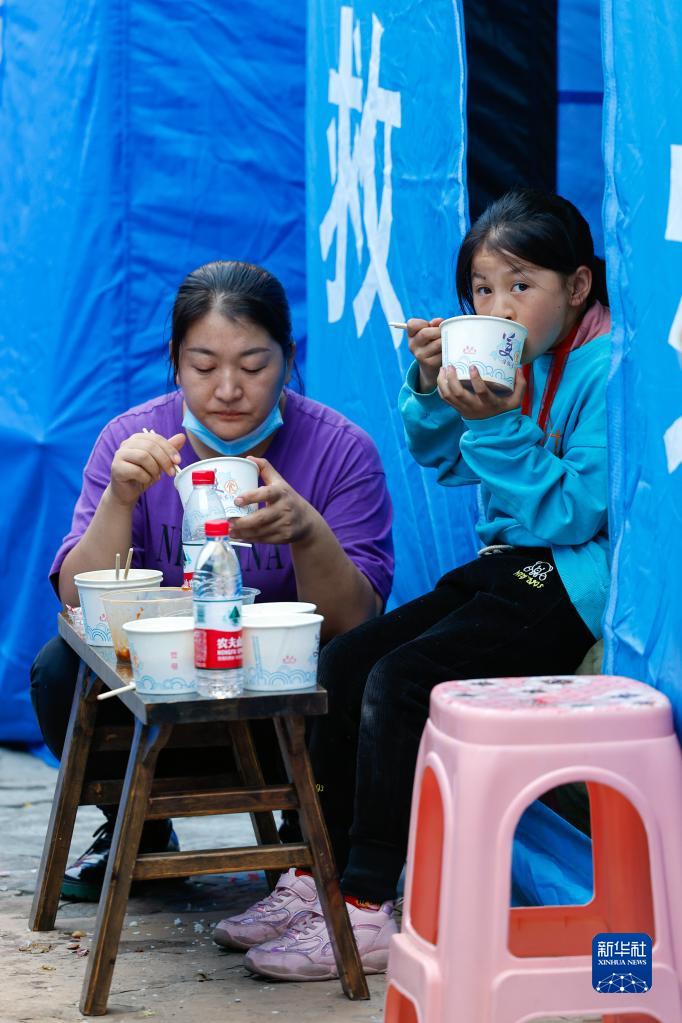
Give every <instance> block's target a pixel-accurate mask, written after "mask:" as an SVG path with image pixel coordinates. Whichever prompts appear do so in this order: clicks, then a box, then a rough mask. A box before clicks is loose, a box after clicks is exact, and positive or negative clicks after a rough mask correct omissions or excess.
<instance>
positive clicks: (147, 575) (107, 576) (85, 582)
mask: <svg viewBox="0 0 682 1023" xmlns="http://www.w3.org/2000/svg"><path fill="white" fill-rule="evenodd" d="M162 579H163V572H158V571H157V570H156V569H150V568H131V569H129V571H128V578H127V579H124V578H123V572H122V571H119V578H118V579H117V578H116V569H114V568H102V569H98V570H97V571H94V572H79V573H78V575H76V576H74V580H73V581H74V583H75V584H76V589H77V590H78V596H79V598H80V602H81V608H82V609H83V630H84V632H85V639H86V642H87V643H89V644H90V646H111V645H112V639H111V632H110V630H109V624H108V622H107V616H106V614H105V611H104V605H103V604H102V597H103V596H105V595H108V596H110V595H111V594H112V591H118V590H139V589H140V588H141V587H144V588H145V589H148V590H151V589H158V587H159V586H160V585H161V580H162Z"/></svg>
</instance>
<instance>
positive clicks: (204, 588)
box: [192, 512, 244, 699]
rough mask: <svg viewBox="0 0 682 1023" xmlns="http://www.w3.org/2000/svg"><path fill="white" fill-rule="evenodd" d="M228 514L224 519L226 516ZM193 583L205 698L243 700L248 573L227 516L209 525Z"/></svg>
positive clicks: (197, 648)
mask: <svg viewBox="0 0 682 1023" xmlns="http://www.w3.org/2000/svg"><path fill="white" fill-rule="evenodd" d="M224 514H225V513H224V512H223V516H224ZM204 528H205V530H206V543H205V544H204V547H203V549H202V551H201V553H200V555H199V557H198V559H197V563H196V567H195V569H194V581H193V585H192V607H193V610H194V666H195V668H196V678H197V689H198V691H199V692H200V693H201V695H202V696H216V697H219V698H221V699H222V698H224V697H226V696H238V695H239V693H241V691H242V688H243V683H244V680H243V674H242V573H241V569H240V568H239V561H238V560H237V555H236V554H235V553H234V550H233V549H232V545H231V543H230V541H229V539H228V537H229V532H230V524H229V522H228V521H227V519H225V518H224V517H223V518H221V519H219V520H218V521H215V522H206V523H205V525H204Z"/></svg>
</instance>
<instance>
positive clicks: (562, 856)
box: [511, 800, 593, 906]
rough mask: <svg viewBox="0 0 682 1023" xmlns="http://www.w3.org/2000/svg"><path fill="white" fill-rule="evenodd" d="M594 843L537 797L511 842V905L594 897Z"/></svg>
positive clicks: (580, 902)
mask: <svg viewBox="0 0 682 1023" xmlns="http://www.w3.org/2000/svg"><path fill="white" fill-rule="evenodd" d="M592 892H593V880H592V842H591V841H590V839H589V838H588V837H587V835H584V834H583V833H582V831H578V829H577V828H574V827H573V825H572V824H569V822H568V821H566V820H564V819H563V817H560V816H559V814H557V813H554V811H553V810H550V808H549V807H548V806H545V804H544V803H541V802H540V801H539V800H536V801H535V802H534V803H531V804H530V806H529V807H528V808H527V809H526V810H525V812H524V813H523V814H522V816H521V820H520V821H519V823H518V825H517V827H516V831H515V833H514V843H513V846H512V886H511V902H512V905H513V906H582V905H584V904H585V903H586V902H589V901H590V899H591V898H592Z"/></svg>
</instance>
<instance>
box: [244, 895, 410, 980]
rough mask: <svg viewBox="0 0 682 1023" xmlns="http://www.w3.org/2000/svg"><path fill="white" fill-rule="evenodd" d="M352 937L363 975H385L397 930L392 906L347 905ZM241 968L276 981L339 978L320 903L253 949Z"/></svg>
mask: <svg viewBox="0 0 682 1023" xmlns="http://www.w3.org/2000/svg"><path fill="white" fill-rule="evenodd" d="M346 909H347V910H348V916H349V917H350V922H351V926H352V928H353V934H354V935H355V940H356V942H357V945H358V952H359V953H360V961H361V962H362V968H363V970H364V971H365V973H385V971H386V965H387V963H388V946H389V942H390V940H391V937H392V936H393V935H394V934H397V932H398V927H397V924H396V922H395V920H394V919H393V903H392V902H384V903H383V905H382V906H381V908H380V909H375V910H372V909H360V908H359V907H358V906H356V905H354V904H353V903H348V902H347V903H346ZM244 965H245V966H246V967H247V968H248V969H250V970H253V972H254V973H260V974H261V975H262V976H263V977H272V978H274V979H275V980H331V979H332V978H333V977H338V975H339V971H338V970H337V968H336V962H335V960H334V953H333V951H332V945H331V941H330V940H329V934H328V932H327V925H326V923H325V922H324V916H323V915H322V909H321V907H320V904H319V902H318V903H317V904H316V905H315V907H314V908H313V909H311V910H308V911H307V912H303V913H299V914H298V915H297V916H295V917H294V919H293V920H292V921H291V926H290V927H289V928H288V930H287V931H285V933H284V934H283V935H282V936H281V937H279V938H273V939H272V940H271V941H266V942H264V943H263V944H262V945H258V946H256V947H255V948H252V949H251V950H250V951H249V952H247V953H246V956H245V957H244Z"/></svg>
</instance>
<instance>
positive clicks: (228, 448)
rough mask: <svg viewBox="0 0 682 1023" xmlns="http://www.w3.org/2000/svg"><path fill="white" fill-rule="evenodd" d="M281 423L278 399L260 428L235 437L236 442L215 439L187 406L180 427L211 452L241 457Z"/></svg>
mask: <svg viewBox="0 0 682 1023" xmlns="http://www.w3.org/2000/svg"><path fill="white" fill-rule="evenodd" d="M283 421H284V420H283V419H282V413H281V412H280V410H279V397H278V398H277V402H276V404H275V405H274V407H273V408H272V409H271V410H270V412H269V413H268V415H267V417H266V418H265V419H264V420H263V422H262V423H261V424H260V426H257V427H256V429H255V430H252V431H251V433H247V434H245V436H243V437H237V439H236V440H223V439H222V438H221V437H216V435H215V433H211V431H210V430H209V429H208V428H207V427H205V426H204V424H203V423H200V422H199V420H198V419H197V417H196V416H195V415H194V413H193V412H191V411H190V409H189V406H186V412H185V414H184V416H183V419H182V425H183V427H184V428H185V429H186V430H189V431H190V432H191V433H193V434H194V436H195V437H198V438H199V440H201V441H203V442H204V444H206V446H207V447H209V448H211V450H212V451H218V452H220V454H221V455H243V454H244V452H245V451H249V450H250V449H251V448H255V447H256V445H257V444H260V443H261V441H264V440H265V439H266V438H267V437H270V436H271V435H272V434H273V433H274V432H275V430H279V428H280V426H281V425H282V423H283Z"/></svg>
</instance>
